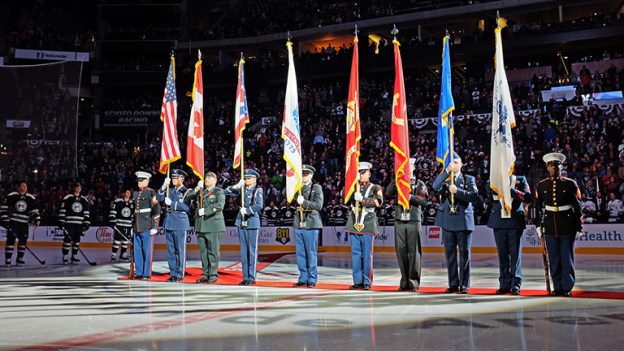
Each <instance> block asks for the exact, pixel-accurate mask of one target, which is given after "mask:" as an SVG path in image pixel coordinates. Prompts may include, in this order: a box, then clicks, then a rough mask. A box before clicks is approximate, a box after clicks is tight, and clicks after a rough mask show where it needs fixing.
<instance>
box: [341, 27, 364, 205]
mask: <svg viewBox="0 0 624 351" xmlns="http://www.w3.org/2000/svg"><path fill="white" fill-rule="evenodd" d="M359 85H360V81H359V79H358V38H357V35H356V37H355V38H354V39H353V62H352V63H351V81H350V82H349V97H348V101H347V154H346V168H345V170H346V171H345V173H346V174H345V203H348V201H349V199H350V198H351V194H353V192H354V191H355V185H356V184H357V182H358V178H357V177H358V166H359V159H360V138H361V135H360V97H359V94H358V91H359Z"/></svg>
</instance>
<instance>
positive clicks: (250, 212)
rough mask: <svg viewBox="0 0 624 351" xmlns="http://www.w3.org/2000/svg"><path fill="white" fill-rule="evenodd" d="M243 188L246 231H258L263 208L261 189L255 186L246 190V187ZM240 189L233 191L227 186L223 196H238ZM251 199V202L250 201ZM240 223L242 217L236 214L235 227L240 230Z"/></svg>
mask: <svg viewBox="0 0 624 351" xmlns="http://www.w3.org/2000/svg"><path fill="white" fill-rule="evenodd" d="M243 188H244V195H243V196H244V199H245V209H247V215H245V219H246V220H247V227H246V229H260V211H262V207H263V206H264V199H263V197H262V188H258V186H257V185H254V186H252V187H251V188H247V186H246V185H243ZM240 194H241V189H234V188H233V187H231V186H229V187H227V188H226V189H225V195H234V196H240ZM252 197H253V201H252ZM241 221H242V215H241V213H240V212H238V215H237V216H236V223H235V225H236V226H237V227H239V228H240V225H241Z"/></svg>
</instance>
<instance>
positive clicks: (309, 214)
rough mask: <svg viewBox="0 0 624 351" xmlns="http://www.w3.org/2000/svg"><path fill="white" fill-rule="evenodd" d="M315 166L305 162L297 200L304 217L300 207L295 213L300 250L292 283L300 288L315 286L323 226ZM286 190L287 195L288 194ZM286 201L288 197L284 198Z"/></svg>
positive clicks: (296, 243)
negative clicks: (314, 179) (295, 280)
mask: <svg viewBox="0 0 624 351" xmlns="http://www.w3.org/2000/svg"><path fill="white" fill-rule="evenodd" d="M315 171H316V169H315V168H314V167H312V166H310V165H303V171H302V173H303V187H302V188H301V192H300V193H298V195H296V201H297V204H298V205H299V206H301V209H302V210H303V220H302V219H301V217H302V215H301V212H300V209H299V208H297V211H296V212H295V216H294V224H293V227H294V228H295V246H296V252H297V268H298V269H299V280H298V281H297V283H296V284H294V285H293V286H294V287H296V288H298V287H301V286H307V287H308V288H313V287H315V286H316V282H317V280H318V277H317V255H316V254H317V251H318V236H319V231H320V230H321V229H323V222H322V221H321V215H320V214H319V211H320V210H322V209H323V189H322V188H321V186H320V185H318V184H313V183H312V176H313V175H314V172H315ZM285 193H286V190H284V196H286V194H285ZM285 201H286V200H285Z"/></svg>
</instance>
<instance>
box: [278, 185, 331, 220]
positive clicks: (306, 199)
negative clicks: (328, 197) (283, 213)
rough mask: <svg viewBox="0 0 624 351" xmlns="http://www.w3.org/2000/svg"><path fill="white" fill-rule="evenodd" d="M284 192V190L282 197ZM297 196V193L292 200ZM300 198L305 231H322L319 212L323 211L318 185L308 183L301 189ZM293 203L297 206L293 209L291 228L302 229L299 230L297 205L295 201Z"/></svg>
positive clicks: (321, 194)
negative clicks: (301, 198) (301, 197)
mask: <svg viewBox="0 0 624 351" xmlns="http://www.w3.org/2000/svg"><path fill="white" fill-rule="evenodd" d="M285 192H286V191H285V190H284V195H285ZM298 196H299V192H297V193H296V194H295V197H294V200H296V199H297V197H298ZM301 196H303V204H301V207H302V208H303V220H304V221H305V223H306V227H305V229H323V221H322V220H321V215H320V213H319V211H320V210H322V209H323V188H321V186H320V185H318V184H313V183H312V182H310V184H307V185H304V186H303V187H302V188H301ZM293 203H294V204H296V205H297V207H296V208H294V209H295V210H296V211H295V212H294V221H293V228H295V229H304V228H299V222H301V214H300V213H299V205H298V204H297V202H296V201H295V202H293Z"/></svg>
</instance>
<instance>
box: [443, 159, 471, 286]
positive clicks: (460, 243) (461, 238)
mask: <svg viewBox="0 0 624 351" xmlns="http://www.w3.org/2000/svg"><path fill="white" fill-rule="evenodd" d="M461 167H462V161H461V158H460V157H459V155H457V154H456V153H453V162H452V163H451V164H450V165H449V166H448V167H447V169H445V170H444V171H443V172H442V173H441V174H440V175H439V176H438V177H437V178H436V179H435V181H434V182H433V190H434V191H436V192H440V193H441V195H442V199H441V201H440V206H439V207H438V212H437V213H436V219H435V225H436V226H438V227H440V228H442V240H443V241H444V254H445V256H446V264H447V267H448V282H449V288H448V289H446V292H447V293H454V292H458V291H459V292H461V293H462V294H467V293H468V287H469V286H470V245H471V242H472V231H473V230H474V228H475V226H474V210H473V208H472V203H473V202H476V201H477V193H478V192H477V185H476V183H475V179H474V177H472V176H469V175H465V174H462V173H461ZM451 171H454V172H455V173H454V176H455V179H454V184H453V185H451V179H450V177H451ZM451 194H453V195H454V198H455V200H454V205H452V204H451ZM458 248H459V267H458V266H457V249H458Z"/></svg>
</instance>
